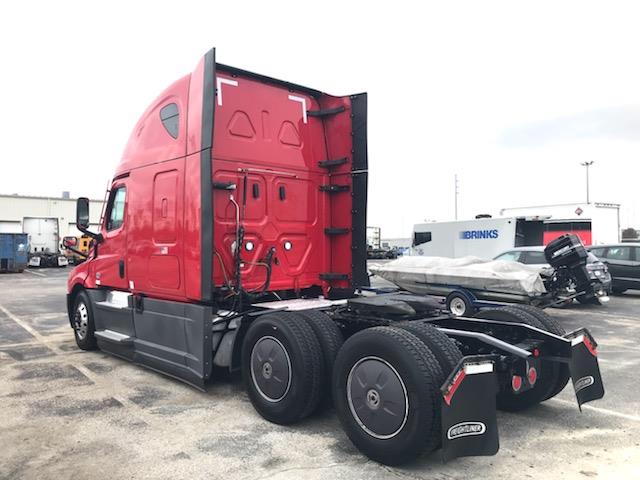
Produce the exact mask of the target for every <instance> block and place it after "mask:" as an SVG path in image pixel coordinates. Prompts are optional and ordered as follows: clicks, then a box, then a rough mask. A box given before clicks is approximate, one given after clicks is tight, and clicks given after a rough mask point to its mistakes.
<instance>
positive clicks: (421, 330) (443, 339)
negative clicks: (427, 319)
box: [397, 322, 462, 382]
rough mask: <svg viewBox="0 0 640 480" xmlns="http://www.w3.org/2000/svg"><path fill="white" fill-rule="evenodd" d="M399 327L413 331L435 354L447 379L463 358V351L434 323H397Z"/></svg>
mask: <svg viewBox="0 0 640 480" xmlns="http://www.w3.org/2000/svg"><path fill="white" fill-rule="evenodd" d="M397 326H398V327H400V328H402V329H403V330H406V331H408V332H411V333H413V334H414V335H415V336H416V337H418V338H419V339H420V340H421V341H422V343H424V344H425V345H426V346H427V347H428V348H429V350H431V352H432V353H433V354H434V355H435V357H436V359H437V360H438V363H439V364H440V368H441V369H442V374H443V375H444V378H443V379H442V381H443V382H444V380H446V378H447V377H448V376H449V374H450V373H451V372H452V371H453V369H454V368H455V366H456V365H458V362H459V361H460V360H461V359H462V353H461V352H460V350H459V349H458V347H456V344H455V343H454V341H453V340H451V339H450V338H449V337H447V336H446V335H445V334H444V333H442V332H441V331H440V330H438V329H437V328H436V327H434V326H433V325H429V324H428V323H423V322H406V323H404V322H403V323H399V324H397Z"/></svg>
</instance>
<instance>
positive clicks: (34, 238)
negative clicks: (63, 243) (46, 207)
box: [22, 217, 68, 267]
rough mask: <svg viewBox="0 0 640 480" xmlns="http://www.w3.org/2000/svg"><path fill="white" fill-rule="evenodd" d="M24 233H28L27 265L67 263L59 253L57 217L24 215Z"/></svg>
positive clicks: (40, 265)
mask: <svg viewBox="0 0 640 480" xmlns="http://www.w3.org/2000/svg"><path fill="white" fill-rule="evenodd" d="M22 228H23V229H24V233H26V234H28V235H29V266H32V267H43V266H51V267H54V266H57V267H64V266H66V265H67V264H68V261H67V257H65V256H64V255H62V254H61V253H60V234H59V226H58V219H57V218H42V217H25V218H24V219H23V221H22Z"/></svg>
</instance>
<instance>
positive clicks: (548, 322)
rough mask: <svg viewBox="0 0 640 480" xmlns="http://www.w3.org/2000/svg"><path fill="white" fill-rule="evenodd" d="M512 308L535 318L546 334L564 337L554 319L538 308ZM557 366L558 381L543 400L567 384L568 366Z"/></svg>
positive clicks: (531, 306) (554, 394)
mask: <svg viewBox="0 0 640 480" xmlns="http://www.w3.org/2000/svg"><path fill="white" fill-rule="evenodd" d="M512 308H518V309H520V310H522V311H525V312H527V313H529V314H530V315H533V316H534V317H536V318H537V319H538V321H539V322H540V323H541V324H542V325H544V329H545V330H546V331H547V332H550V333H553V334H555V335H558V336H560V337H562V336H564V335H565V334H566V333H567V332H566V330H565V329H564V328H562V325H560V323H558V321H557V320H556V319H555V318H553V317H552V316H551V315H549V314H548V313H547V312H545V311H544V310H542V309H540V308H537V307H534V306H533V305H513V306H512ZM557 365H558V370H559V372H558V380H557V382H556V384H555V385H554V387H553V389H552V390H551V392H550V393H549V395H548V396H547V397H546V398H545V400H548V399H550V398H552V397H555V396H556V395H557V394H559V393H560V392H561V391H562V390H564V387H566V386H567V383H568V382H569V378H571V372H570V371H569V365H567V364H566V363H558V364H557Z"/></svg>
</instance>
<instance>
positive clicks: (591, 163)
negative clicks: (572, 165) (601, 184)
mask: <svg viewBox="0 0 640 480" xmlns="http://www.w3.org/2000/svg"><path fill="white" fill-rule="evenodd" d="M580 165H582V166H583V167H585V168H586V169H587V205H588V204H589V167H590V166H591V165H593V160H591V161H590V162H582V163H581V164H580Z"/></svg>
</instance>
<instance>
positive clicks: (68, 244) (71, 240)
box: [62, 237, 78, 248]
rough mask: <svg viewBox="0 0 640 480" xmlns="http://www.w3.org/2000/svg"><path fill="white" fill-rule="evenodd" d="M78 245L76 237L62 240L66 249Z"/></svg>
mask: <svg viewBox="0 0 640 480" xmlns="http://www.w3.org/2000/svg"><path fill="white" fill-rule="evenodd" d="M77 245H78V239H77V238H76V237H64V238H63V239H62V246H64V248H69V247H75V246H77Z"/></svg>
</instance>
